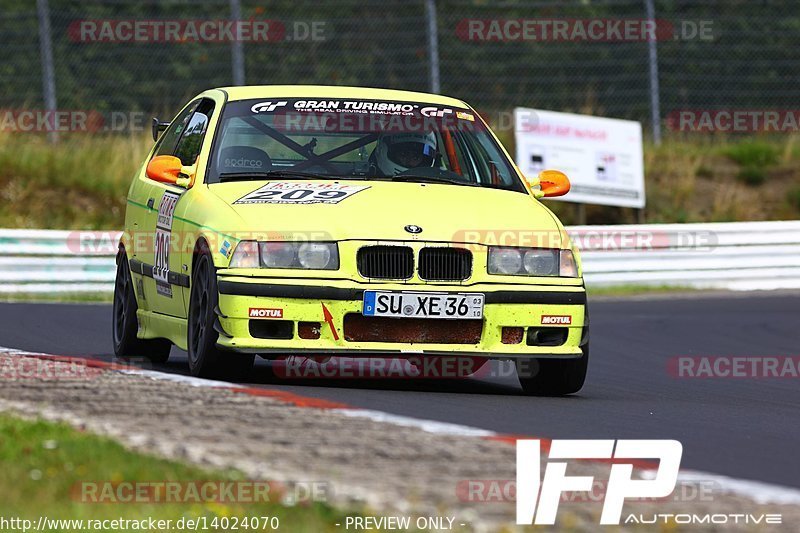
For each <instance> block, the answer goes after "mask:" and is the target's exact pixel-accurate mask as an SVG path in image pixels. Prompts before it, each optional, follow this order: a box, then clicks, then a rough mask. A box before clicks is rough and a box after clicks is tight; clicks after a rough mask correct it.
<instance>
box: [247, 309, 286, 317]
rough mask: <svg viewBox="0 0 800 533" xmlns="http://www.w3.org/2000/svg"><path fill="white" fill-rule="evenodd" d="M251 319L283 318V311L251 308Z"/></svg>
mask: <svg viewBox="0 0 800 533" xmlns="http://www.w3.org/2000/svg"><path fill="white" fill-rule="evenodd" d="M250 318H283V309H274V308H273V309H271V308H266V307H251V308H250Z"/></svg>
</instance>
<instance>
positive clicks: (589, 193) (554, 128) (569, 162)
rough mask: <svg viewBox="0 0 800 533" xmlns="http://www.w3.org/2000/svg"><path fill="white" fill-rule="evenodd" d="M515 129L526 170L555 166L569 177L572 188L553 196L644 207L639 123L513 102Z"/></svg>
mask: <svg viewBox="0 0 800 533" xmlns="http://www.w3.org/2000/svg"><path fill="white" fill-rule="evenodd" d="M514 133H515V137H516V141H517V165H518V166H519V168H520V170H522V172H523V173H524V174H525V175H527V176H536V175H537V174H538V173H539V172H540V171H542V170H545V169H554V170H560V171H562V172H564V173H565V174H566V175H567V176H569V180H570V182H571V183H572V190H571V191H570V192H569V193H568V194H567V195H566V196H563V197H560V198H553V199H554V200H562V199H563V200H566V201H568V202H580V203H586V204H601V205H616V206H622V207H639V208H641V207H644V204H645V195H644V161H643V157H642V125H641V124H640V123H638V122H635V121H631V120H619V119H614V118H600V117H592V116H587V115H573V114H571V113H556V112H555V111H541V110H538V109H527V108H522V107H518V108H516V109H515V110H514Z"/></svg>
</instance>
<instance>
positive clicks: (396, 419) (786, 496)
mask: <svg viewBox="0 0 800 533" xmlns="http://www.w3.org/2000/svg"><path fill="white" fill-rule="evenodd" d="M0 353H7V354H9V355H17V356H36V357H61V356H58V355H54V354H42V353H34V352H26V351H24V350H17V349H15V348H3V347H0ZM111 371H112V372H113V371H114V370H111ZM118 372H121V373H124V374H131V375H139V376H144V377H148V378H150V379H154V380H159V381H170V382H177V383H186V384H188V385H191V386H193V387H208V388H228V389H230V388H246V387H243V386H241V385H237V384H234V383H227V382H224V381H213V380H209V379H202V378H195V377H191V376H183V375H179V374H170V373H166V372H159V371H157V370H137V369H134V368H131V369H125V370H118ZM331 411H335V412H337V413H340V414H343V415H345V416H349V417H353V418H368V419H370V420H373V421H375V422H379V423H384V424H391V425H394V426H401V427H412V428H417V429H421V430H422V431H425V432H427V433H434V434H437V435H446V436H452V437H496V436H502V435H501V434H499V433H495V432H494V431H489V430H486V429H480V428H476V427H471V426H463V425H460V424H451V423H447V422H438V421H435V420H424V419H418V418H412V417H407V416H400V415H394V414H391V413H385V412H383V411H374V410H369V409H331ZM641 472H642V477H645V478H647V477H652V476H654V475H655V471H654V470H646V469H642V470H641ZM678 479H679V480H681V481H684V482H687V483H691V482H694V483H697V482H705V483H708V482H712V483H714V486H715V488H718V490H720V492H723V493H726V494H735V495H738V496H743V497H745V498H749V499H751V500H753V501H755V502H756V503H759V504H770V503H771V504H779V505H799V504H800V490H798V489H795V488H792V487H784V486H781V485H774V484H771V483H763V482H760V481H752V480H747V479H737V478H732V477H729V476H723V475H720V474H712V473H709V472H702V471H699V470H681V472H680V474H679V475H678Z"/></svg>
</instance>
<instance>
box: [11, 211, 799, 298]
mask: <svg viewBox="0 0 800 533" xmlns="http://www.w3.org/2000/svg"><path fill="white" fill-rule="evenodd" d="M568 231H569V233H570V235H572V237H573V239H574V240H575V242H576V243H577V245H578V246H579V248H581V250H582V252H581V254H582V257H583V267H584V275H585V278H586V284H587V285H588V286H615V285H637V286H641V285H648V286H667V285H672V286H686V287H695V288H717V289H730V290H755V289H781V288H800V221H789V222H730V223H716V224H650V225H619V226H572V227H570V228H568ZM119 235H120V233H119V232H91V231H52V230H0V293H6V294H8V293H87V292H102V293H109V292H111V291H112V290H113V287H114V274H115V272H114V268H115V267H114V252H115V250H116V243H117V241H118V239H119Z"/></svg>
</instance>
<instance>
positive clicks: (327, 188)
mask: <svg viewBox="0 0 800 533" xmlns="http://www.w3.org/2000/svg"><path fill="white" fill-rule="evenodd" d="M368 188H369V187H367V186H359V185H344V184H341V183H291V182H289V183H287V182H272V183H267V184H266V185H264V186H263V187H260V188H258V189H256V190H255V191H253V192H250V193H247V194H246V195H244V196H242V197H241V198H239V199H238V200H236V201H235V202H234V203H236V204H338V203H339V202H341V201H342V200H344V199H345V198H349V197H350V196H353V195H354V194H355V193H357V192H360V191H363V190H364V189H368Z"/></svg>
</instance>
